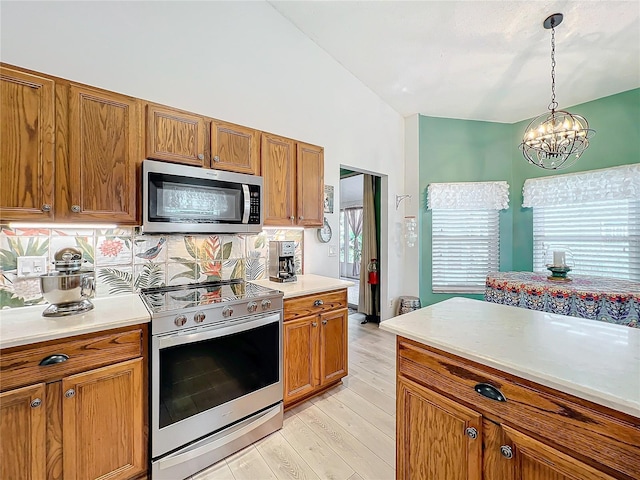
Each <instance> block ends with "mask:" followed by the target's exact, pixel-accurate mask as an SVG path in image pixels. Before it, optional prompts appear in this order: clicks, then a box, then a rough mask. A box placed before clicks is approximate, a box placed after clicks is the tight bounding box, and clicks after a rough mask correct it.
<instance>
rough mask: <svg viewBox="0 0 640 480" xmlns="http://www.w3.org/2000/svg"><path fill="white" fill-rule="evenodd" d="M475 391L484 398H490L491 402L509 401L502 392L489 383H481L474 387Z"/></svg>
mask: <svg viewBox="0 0 640 480" xmlns="http://www.w3.org/2000/svg"><path fill="white" fill-rule="evenodd" d="M473 389H474V390H475V391H476V392H478V393H479V394H480V395H482V396H483V397H487V398H490V399H491V400H495V401H497V402H506V401H507V397H505V396H504V395H503V394H502V392H501V391H500V390H498V389H497V388H496V387H494V386H493V385H489V384H488V383H479V384H477V385H476V386H475V387H473Z"/></svg>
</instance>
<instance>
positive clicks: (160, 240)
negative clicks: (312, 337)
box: [0, 226, 304, 308]
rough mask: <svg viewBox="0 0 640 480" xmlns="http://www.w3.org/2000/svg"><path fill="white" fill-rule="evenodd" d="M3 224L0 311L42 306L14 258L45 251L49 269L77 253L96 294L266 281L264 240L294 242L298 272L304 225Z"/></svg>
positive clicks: (34, 281)
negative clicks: (215, 230) (234, 231)
mask: <svg viewBox="0 0 640 480" xmlns="http://www.w3.org/2000/svg"><path fill="white" fill-rule="evenodd" d="M1 228H2V230H1V231H0V273H1V274H2V276H1V277H0V308H13V307H22V306H26V305H35V304H41V303H45V301H44V299H43V298H42V294H41V292H40V281H39V279H38V278H37V277H35V278H18V276H17V259H18V257H21V256H44V257H46V258H47V265H48V266H49V270H50V271H51V270H53V264H52V262H53V258H54V254H55V252H56V251H57V250H59V249H60V248H63V247H76V248H78V249H80V250H81V251H82V254H83V258H84V260H85V263H84V265H83V269H85V270H94V271H95V276H96V296H97V297H105V296H110V295H121V294H125V293H135V292H138V291H139V290H140V289H141V288H149V287H159V286H163V285H180V284H186V283H196V282H205V281H212V280H220V279H223V280H227V279H237V278H243V279H246V280H257V279H260V278H265V277H266V276H267V275H268V273H267V271H268V268H267V261H268V258H267V257H268V252H269V248H268V247H269V241H270V240H293V241H295V242H296V265H297V270H298V273H299V274H300V273H302V264H303V263H302V262H303V238H304V232H303V231H302V230H294V229H264V230H263V231H262V233H260V234H257V235H141V234H139V232H138V230H137V229H136V228H130V227H123V228H115V229H86V228H82V226H78V228H74V229H56V228H55V227H54V228H15V229H12V228H9V227H6V226H3V227H1Z"/></svg>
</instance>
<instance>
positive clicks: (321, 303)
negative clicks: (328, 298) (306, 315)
mask: <svg viewBox="0 0 640 480" xmlns="http://www.w3.org/2000/svg"><path fill="white" fill-rule="evenodd" d="M321 305H324V302H323V301H322V300H316V301H315V302H313V306H314V307H319V306H321Z"/></svg>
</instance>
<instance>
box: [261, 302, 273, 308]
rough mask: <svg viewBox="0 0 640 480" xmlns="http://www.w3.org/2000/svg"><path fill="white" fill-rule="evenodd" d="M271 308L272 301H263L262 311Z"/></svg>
mask: <svg viewBox="0 0 640 480" xmlns="http://www.w3.org/2000/svg"><path fill="white" fill-rule="evenodd" d="M267 308H271V300H262V309H263V310H266V309H267Z"/></svg>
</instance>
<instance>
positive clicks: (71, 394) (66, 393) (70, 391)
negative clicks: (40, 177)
mask: <svg viewBox="0 0 640 480" xmlns="http://www.w3.org/2000/svg"><path fill="white" fill-rule="evenodd" d="M75 394H76V391H75V390H74V389H73V388H70V389H69V390H67V391H66V392H64V396H65V397H66V398H71V397H73V396H74V395H75Z"/></svg>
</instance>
